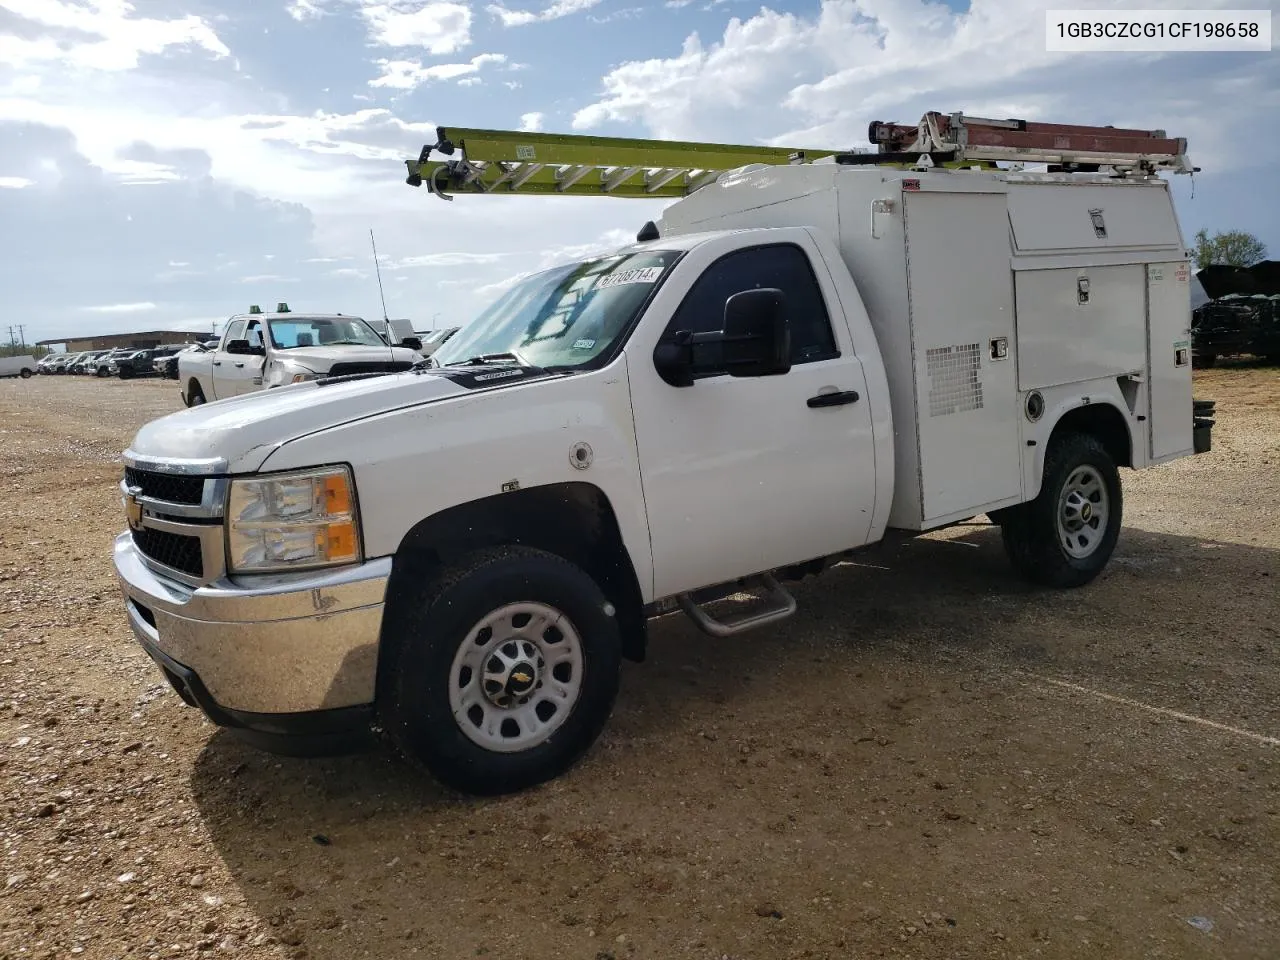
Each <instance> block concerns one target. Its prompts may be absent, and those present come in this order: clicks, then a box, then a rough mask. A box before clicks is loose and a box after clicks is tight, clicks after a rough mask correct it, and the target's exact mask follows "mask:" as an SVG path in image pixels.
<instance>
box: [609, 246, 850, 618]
mask: <svg viewBox="0 0 1280 960" xmlns="http://www.w3.org/2000/svg"><path fill="white" fill-rule="evenodd" d="M792 236H794V237H795V238H796V240H795V242H781V243H768V244H757V245H752V246H747V247H744V246H741V244H742V241H741V240H738V239H736V238H728V239H727V240H726V241H722V242H720V243H707V244H704V245H702V247H700V248H698V249H696V250H695V251H694V252H693V253H691V254H690V255H689V258H688V260H687V261H686V263H687V264H688V266H687V267H685V268H684V269H686V270H690V271H693V270H695V269H696V270H697V273H696V279H694V280H693V281H692V284H691V285H688V286H686V287H685V289H684V290H683V291H679V292H677V290H675V289H672V290H670V291H667V292H666V296H665V297H664V302H669V301H668V300H667V298H674V297H679V298H680V299H679V303H678V305H676V306H675V307H674V311H673V312H672V314H671V315H670V321H669V322H668V323H667V324H666V329H665V330H663V331H661V335H660V336H656V335H653V336H650V337H639V338H636V339H635V340H633V344H632V346H630V347H629V348H628V351H627V354H628V356H627V371H628V378H629V380H630V383H631V391H632V410H633V413H634V417H635V428H636V443H637V446H638V448H639V454H640V476H641V483H642V487H643V491H644V500H645V508H646V513H647V515H648V520H649V531H650V542H651V545H652V549H653V570H654V575H653V576H654V596H656V597H664V596H671V595H674V594H677V593H682V592H684V591H688V590H694V589H697V588H700V587H704V586H711V585H713V584H719V583H725V582H728V581H731V580H734V579H736V578H738V577H743V576H748V575H751V574H755V573H761V572H764V571H767V570H772V569H775V568H777V567H781V566H785V565H787V564H791V563H798V562H802V561H804V560H809V559H813V558H816V557H821V556H827V555H831V554H835V553H838V552H840V551H842V550H845V549H848V548H850V547H855V546H859V545H861V544H862V543H865V542H866V539H867V536H868V532H869V530H870V528H871V520H872V513H873V508H874V506H875V495H876V468H875V457H874V445H873V437H872V425H871V409H870V404H869V403H868V399H867V385H866V379H865V376H864V373H863V368H862V361H861V360H860V359H859V357H858V356H857V355H856V354H855V353H854V349H853V343H852V341H851V337H850V334H849V329H848V326H847V324H846V323H845V322H844V315H843V312H842V310H841V307H840V301H839V299H838V297H837V295H836V292H835V287H834V284H833V283H832V281H831V277H830V274H829V273H828V272H827V270H826V266H825V263H824V262H823V261H822V259H821V257H820V256H818V255H817V250H816V248H815V247H813V245H812V241H811V239H809V238H808V236H807V235H802V234H801V233H800V232H796V233H795V234H792ZM726 246H727V247H729V249H727V250H726V249H724V248H725V247H726ZM695 257H697V258H698V259H699V260H701V261H702V262H701V263H700V264H699V267H698V268H695V267H694V266H693V263H692V262H690V261H693V260H694V258H695ZM688 276H689V273H685V272H683V270H682V271H681V273H680V274H677V277H688ZM677 277H673V278H672V279H673V280H675V279H677ZM684 283H685V284H688V283H689V281H688V280H685V281H684ZM760 287H776V288H779V289H781V290H782V292H783V293H784V294H785V296H786V303H787V315H788V320H789V322H790V326H791V362H792V367H791V370H790V371H789V372H788V373H785V374H781V375H776V376H764V377H732V376H730V375H729V374H728V373H727V372H725V371H723V370H714V369H713V370H708V371H706V372H705V373H704V374H703V375H701V376H699V377H698V378H697V379H696V380H695V382H694V384H693V385H692V386H689V387H674V386H671V385H670V384H668V383H666V382H665V381H664V380H662V378H661V377H660V376H659V375H658V373H657V370H656V369H655V367H654V362H653V349H654V346H655V343H654V341H655V340H656V341H657V342H658V343H661V342H662V341H664V340H667V339H670V338H672V337H673V336H674V335H675V333H676V331H678V330H691V331H693V332H701V331H711V330H719V329H722V328H723V326H724V310H725V301H726V300H728V298H729V297H731V296H733V295H734V294H736V293H739V292H741V291H743V290H751V289H755V288H760ZM651 309H655V310H660V309H665V308H660V307H657V306H656V304H655V307H654V308H651ZM633 348H634V352H633ZM827 395H829V396H827ZM819 398H822V399H819Z"/></svg>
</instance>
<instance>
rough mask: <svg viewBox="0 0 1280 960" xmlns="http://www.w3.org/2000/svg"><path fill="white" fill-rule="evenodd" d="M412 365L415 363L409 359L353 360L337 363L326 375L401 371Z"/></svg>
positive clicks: (338, 375)
mask: <svg viewBox="0 0 1280 960" xmlns="http://www.w3.org/2000/svg"><path fill="white" fill-rule="evenodd" d="M412 366H413V364H411V363H409V362H408V361H407V360H371V361H355V360H351V361H348V362H346V363H335V364H334V365H333V366H332V367H330V368H329V372H328V374H326V376H330V377H346V376H350V375H351V374H353V373H399V372H400V371H402V370H408V369H409V368H410V367H412Z"/></svg>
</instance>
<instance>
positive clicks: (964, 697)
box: [0, 367, 1280, 960]
mask: <svg viewBox="0 0 1280 960" xmlns="http://www.w3.org/2000/svg"><path fill="white" fill-rule="evenodd" d="M1196 379H1197V387H1196V394H1197V396H1203V397H1212V398H1214V399H1216V400H1217V402H1218V411H1219V417H1218V427H1217V429H1216V431H1215V434H1214V444H1215V448H1214V450H1213V452H1212V453H1210V454H1208V455H1205V456H1201V457H1196V458H1193V459H1190V460H1185V461H1181V462H1178V463H1174V464H1170V465H1167V466H1165V467H1162V468H1159V469H1157V470H1153V471H1148V472H1145V473H1144V474H1141V475H1138V474H1133V473H1126V476H1125V483H1126V492H1127V501H1126V504H1125V510H1126V518H1125V519H1126V529H1125V531H1124V534H1123V536H1122V537H1121V541H1120V546H1119V548H1118V553H1117V555H1116V557H1115V559H1114V562H1113V564H1112V565H1111V566H1110V567H1109V569H1108V571H1107V572H1106V573H1105V575H1104V576H1103V577H1102V578H1100V579H1099V580H1098V581H1097V582H1096V583H1095V584H1094V585H1093V586H1091V587H1090V588H1088V589H1085V590H1082V591H1076V592H1071V593H1049V592H1041V591H1037V590H1034V589H1031V588H1028V587H1025V586H1023V585H1022V584H1021V583H1019V582H1017V581H1015V580H1014V579H1013V578H1012V577H1011V576H1010V573H1009V571H1008V568H1007V566H1006V564H1005V560H1004V557H1003V554H1002V551H1001V548H1000V544H999V537H998V534H997V533H996V532H995V531H993V530H992V529H991V528H990V527H986V526H983V525H972V526H965V527H959V528H955V529H953V530H949V531H947V532H945V533H944V534H938V535H934V536H931V537H927V538H923V539H919V540H914V541H908V542H905V543H896V544H889V545H885V546H884V547H882V548H880V549H877V550H875V551H872V552H871V553H869V554H867V555H866V556H865V557H863V558H862V560H861V561H860V563H859V564H857V565H844V566H842V567H840V568H838V569H836V570H833V571H831V572H829V573H828V574H826V575H825V576H824V577H822V578H820V579H818V580H813V581H808V582H807V583H806V584H804V585H803V586H802V587H801V588H800V589H799V590H798V591H797V596H798V599H799V601H800V612H799V613H798V614H797V615H796V616H795V617H794V618H792V619H791V620H790V621H788V622H786V623H784V624H782V625H779V626H777V627H775V628H771V629H770V628H766V629H763V630H761V631H758V632H756V633H753V634H749V635H748V636H747V637H746V638H743V639H738V640H732V641H715V640H712V639H709V638H707V637H704V636H702V635H700V634H698V633H697V632H696V631H695V630H694V629H693V627H692V626H691V625H690V624H688V623H686V622H684V621H682V620H679V619H675V618H668V619H667V620H664V621H662V622H661V623H659V624H655V625H654V628H653V636H652V644H651V656H650V659H649V662H648V663H646V664H643V665H638V666H637V665H628V667H627V668H626V671H625V675H624V681H623V692H622V695H621V698H620V701H619V704H618V708H617V711H616V714H615V716H614V719H613V722H612V724H611V726H610V727H609V729H608V731H607V733H606V735H605V737H604V738H603V739H602V741H601V742H600V743H599V744H598V746H597V748H596V749H595V750H594V751H593V753H592V754H591V755H590V757H589V758H588V759H587V761H586V762H584V763H583V764H582V765H581V766H580V767H578V768H577V769H575V770H574V771H573V772H572V773H571V774H570V775H569V776H567V777H565V778H563V779H561V780H559V781H557V782H555V783H552V784H549V785H547V786H545V787H543V788H540V789H537V790H534V791H532V792H529V793H527V794H523V795H520V796H515V797H508V798H503V799H498V800H490V801H482V802H481V801H471V800H462V799H459V798H457V797H453V796H450V795H447V794H445V793H443V792H441V791H440V790H439V789H438V788H437V787H435V786H434V785H433V784H432V783H431V782H429V781H427V780H425V779H423V778H422V777H420V776H418V775H415V774H413V773H411V772H409V771H408V770H407V769H406V768H405V767H404V766H403V765H402V764H401V763H399V762H397V761H396V760H394V759H393V758H390V757H387V756H385V755H382V754H378V753H374V754H369V755H364V756H359V757H353V758H341V759H333V760H321V761H315V760H312V761H307V760H286V759H279V758H275V757H271V756H267V755H264V754H260V753H256V752H254V751H252V750H250V749H248V748H246V747H244V746H242V745H240V744H239V743H238V742H237V741H236V740H235V739H234V738H232V737H230V736H229V735H227V734H226V733H225V732H220V731H217V730H216V729H215V728H213V727H212V726H211V725H209V724H208V723H207V722H206V721H204V720H203V719H202V718H201V716H200V715H199V714H198V713H196V712H195V711H193V710H191V709H189V708H187V707H185V706H184V705H183V704H182V703H181V701H179V699H178V698H177V696H176V695H174V694H173V693H172V692H171V691H170V690H169V689H168V687H167V686H166V685H164V684H163V682H162V680H161V677H160V676H159V674H158V672H157V671H156V670H155V669H154V668H153V667H152V665H151V663H150V661H148V660H147V659H146V657H145V656H144V655H143V654H142V653H141V651H140V650H139V649H138V648H137V647H136V645H135V644H134V642H133V641H132V639H131V637H130V635H129V632H128V629H127V627H126V623H125V618H124V612H123V606H122V603H121V601H120V599H119V596H118V594H117V592H116V588H115V584H114V581H113V578H112V574H111V569H110V543H111V540H112V538H113V536H114V535H115V534H116V532H117V530H119V529H120V528H121V527H122V522H123V521H122V516H121V510H120V505H119V499H118V494H117V492H116V490H115V486H114V485H115V483H116V482H117V478H118V469H119V468H118V465H117V463H116V457H117V454H118V452H119V451H120V450H121V449H123V448H124V447H125V446H126V445H127V443H128V441H129V440H130V438H131V436H132V434H133V432H134V430H136V428H137V427H138V426H140V425H141V424H142V423H143V422H145V421H146V420H148V419H150V418H152V417H154V416H157V415H160V414H162V413H165V412H168V411H170V410H172V409H175V408H176V407H177V406H178V405H179V401H178V399H177V387H176V385H175V384H174V383H173V382H172V381H163V382H155V381H148V382H118V381H96V380H85V379H82V378H67V377H56V378H55V377H47V378H38V379H35V380H31V381H0V451H3V457H2V458H0V860H2V862H0V960H16V958H19V957H22V958H26V957H50V958H52V957H59V958H61V957H72V956H78V957H86V958H88V957H92V958H97V957H102V958H117V957H130V958H160V957H217V956H223V955H231V956H235V957H238V958H240V957H243V958H268V957H272V958H274V957H280V956H287V957H298V958H300V957H312V958H317V960H349V958H356V957H371V958H380V960H381V958H400V957H412V956H422V957H432V958H436V957H439V958H453V957H459V958H460V957H478V956H485V957H489V958H492V960H497V958H534V960H540V958H553V957H556V958H559V957H564V958H578V957H581V958H587V960H610V958H613V960H624V958H627V960H629V958H644V957H651V958H667V957H692V958H707V960H722V958H736V960H746V958H782V957H786V958H791V957H795V958H819V957H832V958H835V957H840V958H846V957H881V956H885V957H913V958H940V960H941V958H945V960H959V958H977V957H982V958H987V957H995V958H1003V957H1009V958H1013V957H1081V956H1097V957H1106V958H1108V960H1117V958H1128V957H1143V958H1151V957H1170V958H1173V957H1177V958H1183V957H1195V958H1199V957H1206V958H1209V957H1212V958H1219V957H1221V958H1226V957H1231V958H1237V957H1238V958H1270V957H1276V956H1280V871H1278V870H1277V867H1276V850H1277V849H1280V763H1278V762H1277V747H1278V746H1280V658H1278V657H1277V633H1278V631H1280V599H1278V591H1277V586H1276V583H1277V578H1278V577H1280V553H1278V552H1277V551H1280V514H1278V513H1277V507H1276V503H1277V500H1280V417H1278V416H1277V411H1278V410H1280V372H1278V371H1276V370H1275V369H1264V368H1235V369H1233V368H1230V367H1228V368H1225V369H1214V370H1208V371H1199V372H1197V374H1196Z"/></svg>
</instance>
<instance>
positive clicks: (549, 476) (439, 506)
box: [260, 361, 653, 602]
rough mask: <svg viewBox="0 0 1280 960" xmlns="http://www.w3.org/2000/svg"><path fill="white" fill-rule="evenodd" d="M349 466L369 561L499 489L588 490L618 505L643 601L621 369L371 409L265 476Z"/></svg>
mask: <svg viewBox="0 0 1280 960" xmlns="http://www.w3.org/2000/svg"><path fill="white" fill-rule="evenodd" d="M339 462H343V463H348V464H350V465H351V467H352V470H353V472H354V474H355V481H356V494H357V497H358V500H359V509H360V514H361V528H362V532H363V537H364V549H365V555H366V556H367V557H370V558H374V557H382V556H391V555H393V554H394V553H395V552H396V550H397V548H398V547H399V545H400V543H401V542H402V541H403V540H404V538H405V536H406V534H408V532H409V531H410V530H411V529H412V528H413V527H414V526H416V525H417V524H418V523H419V522H420V521H422V520H424V519H426V518H428V517H431V516H433V515H435V514H439V513H441V512H443V511H445V510H448V509H449V508H451V507H456V506H459V505H462V504H466V503H470V502H472V501H476V500H481V499H484V498H486V497H491V496H494V495H496V494H502V493H504V492H511V491H514V490H524V489H528V488H531V487H538V486H545V485H550V484H557V483H577V482H582V483H588V484H592V485H594V486H595V487H598V488H599V489H600V490H601V491H602V492H603V493H604V495H605V497H607V498H608V501H609V502H610V503H611V504H612V505H613V509H614V513H615V515H616V518H617V522H618V527H619V531H620V533H621V536H622V542H623V546H624V548H625V549H626V551H627V553H628V554H629V555H630V557H631V562H632V565H633V566H634V568H635V573H636V579H637V581H638V582H639V584H640V590H641V593H642V595H643V599H644V601H645V602H648V601H649V600H651V599H652V590H653V560H652V553H651V551H650V548H649V532H648V524H647V520H646V516H645V512H644V499H643V496H642V493H641V489H640V470H639V456H638V452H637V449H636V439H635V426H634V423H633V421H632V418H631V399H630V388H629V385H628V383H627V379H626V371H625V366H624V365H623V363H621V362H620V361H619V362H615V363H613V364H611V365H610V366H609V367H606V368H605V369H603V370H597V371H592V372H590V373H580V374H575V375H572V376H566V377H558V378H553V379H547V380H535V381H531V382H528V383H516V384H512V385H511V386H506V387H499V388H496V389H494V388H489V389H484V390H477V391H475V392H471V393H466V394H463V395H460V396H459V395H454V396H448V397H443V398H438V399H433V400H430V401H426V402H424V403H421V404H417V405H414V406H410V407H403V408H400V409H396V410H390V411H387V412H385V413H376V414H372V415H370V416H368V417H363V418H361V419H358V420H354V421H352V422H349V423H345V424H342V425H339V426H335V427H330V428H327V429H324V430H320V431H318V432H316V433H313V434H309V435H307V436H304V437H300V438H298V439H295V440H290V441H288V442H286V443H284V444H282V445H281V446H280V447H279V448H278V449H277V450H275V451H274V452H273V453H272V454H271V455H270V456H269V457H268V458H267V459H266V461H265V462H264V463H263V464H262V466H261V468H260V469H261V470H263V471H274V470H288V469H295V468H301V467H307V466H313V465H316V464H322V463H339Z"/></svg>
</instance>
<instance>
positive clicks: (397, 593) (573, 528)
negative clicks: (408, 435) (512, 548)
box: [379, 482, 647, 662]
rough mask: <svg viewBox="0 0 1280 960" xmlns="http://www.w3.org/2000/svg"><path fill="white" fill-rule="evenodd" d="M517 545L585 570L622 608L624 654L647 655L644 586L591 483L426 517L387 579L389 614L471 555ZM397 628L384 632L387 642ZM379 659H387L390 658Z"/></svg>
mask: <svg viewBox="0 0 1280 960" xmlns="http://www.w3.org/2000/svg"><path fill="white" fill-rule="evenodd" d="M513 544H522V545H524V546H530V547H537V548H539V549H542V550H545V551H547V552H548V553H553V554H555V555H556V556H559V557H562V558H564V559H565V560H568V561H569V562H570V563H573V564H575V565H576V566H578V567H580V568H582V569H583V570H584V571H586V573H587V574H588V575H590V576H591V577H592V578H593V579H595V580H596V582H597V583H598V584H599V585H600V589H601V590H602V591H603V592H604V594H605V596H607V597H608V598H609V601H610V603H612V604H613V606H614V608H615V609H616V611H617V613H616V615H617V617H618V626H619V628H620V629H621V631H622V642H623V650H622V652H623V655H624V656H625V657H626V658H627V659H629V660H633V661H640V660H643V659H644V654H645V642H646V637H647V634H646V619H645V616H644V604H643V600H642V597H641V593H640V584H639V581H638V579H637V578H636V572H635V568H634V566H633V565H632V563H631V558H630V556H629V555H628V554H627V550H626V546H625V545H624V544H623V542H622V531H621V529H620V528H619V526H618V520H617V517H616V516H615V514H614V512H613V506H612V505H611V504H610V503H609V498H608V497H606V496H605V494H604V492H603V491H602V490H600V488H599V487H596V486H594V485H592V484H589V483H579V482H575V483H556V484H548V485H546V486H539V487H530V488H528V489H526V490H517V491H514V492H512V493H501V494H496V495H494V496H491V497H485V498H483V499H480V500H473V501H471V502H469V503H464V504H460V505H458V506H456V507H451V508H449V509H448V510H443V511H441V512H440V513H437V514H433V515H432V516H430V517H427V518H426V519H424V520H422V521H420V522H419V523H418V524H417V525H415V526H414V527H413V529H411V530H410V531H409V532H408V533H407V534H406V535H405V537H404V539H403V540H402V541H401V542H400V547H399V549H397V550H396V555H395V558H394V560H393V563H392V570H391V580H390V582H389V583H388V584H387V594H386V604H387V611H388V614H389V618H390V617H394V616H395V609H396V604H397V603H398V602H400V601H402V600H403V599H404V598H406V597H409V596H412V595H413V593H412V591H411V590H410V589H409V588H410V587H411V586H412V585H413V584H415V583H421V582H422V581H424V580H426V579H428V578H430V577H432V576H433V575H435V574H436V573H437V572H438V571H439V570H442V569H445V568H447V567H448V566H449V565H450V564H452V563H453V562H454V561H456V560H457V559H458V558H460V557H462V556H464V555H465V554H468V553H471V552H473V551H475V550H478V549H482V548H485V547H497V546H506V545H513ZM395 633H396V631H395V630H388V629H386V628H384V629H383V632H382V636H383V639H384V641H385V640H390V638H391V637H393V636H394V635H395ZM379 660H380V661H382V662H385V660H384V659H383V657H381V656H380V657H379Z"/></svg>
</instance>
